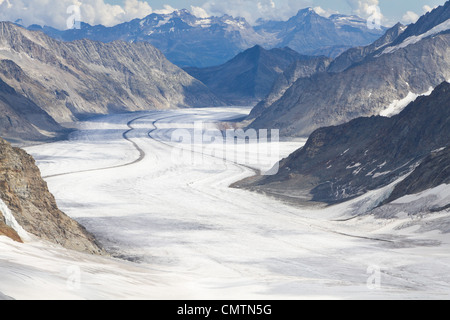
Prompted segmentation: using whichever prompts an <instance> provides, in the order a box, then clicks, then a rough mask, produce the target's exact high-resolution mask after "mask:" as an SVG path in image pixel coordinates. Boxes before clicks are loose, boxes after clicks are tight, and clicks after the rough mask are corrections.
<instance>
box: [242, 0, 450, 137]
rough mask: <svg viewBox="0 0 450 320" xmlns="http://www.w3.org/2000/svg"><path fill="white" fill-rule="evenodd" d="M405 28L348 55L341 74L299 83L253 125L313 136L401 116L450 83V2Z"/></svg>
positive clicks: (337, 65) (340, 62)
mask: <svg viewBox="0 0 450 320" xmlns="http://www.w3.org/2000/svg"><path fill="white" fill-rule="evenodd" d="M442 21H444V22H442ZM402 29H403V28H402V27H401V26H400V25H398V26H396V27H394V28H393V29H391V30H389V31H388V34H390V35H388V36H386V37H383V38H382V39H381V40H380V42H381V45H382V46H381V47H376V46H373V45H372V46H369V47H368V48H363V49H358V50H356V51H355V49H352V50H351V51H350V52H347V53H344V56H343V58H338V59H337V60H336V62H334V63H333V64H332V65H331V67H330V70H335V71H339V70H343V71H342V72H328V73H318V74H315V75H313V76H311V77H309V78H300V79H298V80H297V81H296V82H295V83H294V84H293V85H292V86H291V87H290V88H289V89H288V90H287V91H286V93H285V94H284V95H283V97H281V98H280V99H279V100H277V101H275V102H274V103H273V104H272V105H271V106H269V107H268V108H266V109H265V111H264V112H263V113H262V114H261V115H260V116H259V117H257V118H256V119H255V120H254V122H253V123H252V124H251V125H250V127H252V128H255V129H258V128H279V129H280V130H281V134H282V135H284V136H308V135H309V134H311V132H313V131H314V130H315V129H318V128H320V127H324V126H329V125H338V124H341V123H344V122H347V121H349V120H351V119H354V118H356V117H360V116H371V115H378V114H384V115H388V114H395V113H398V112H399V111H400V110H401V108H402V107H404V106H405V105H406V104H407V103H408V102H410V101H411V100H413V99H414V98H415V97H417V96H418V95H422V94H425V93H429V92H430V90H432V89H433V88H435V87H436V86H437V85H439V84H440V83H442V82H443V81H445V80H448V79H450V32H449V29H450V2H447V3H446V4H445V6H443V7H439V8H437V9H435V10H433V11H432V12H431V13H428V14H427V15H425V16H424V17H422V18H421V19H419V21H418V22H417V23H416V24H413V25H410V26H409V27H408V28H407V29H406V30H402ZM417 30H421V31H423V32H424V33H423V34H418V31H417ZM397 34H398V37H397V38H396V39H394V40H392V39H391V38H392V36H395V35H397ZM407 35H411V36H407ZM375 49H376V50H375ZM354 52H356V55H353V53H354ZM352 55H353V57H352ZM352 61H354V63H353V64H351V65H349V62H350V63H352Z"/></svg>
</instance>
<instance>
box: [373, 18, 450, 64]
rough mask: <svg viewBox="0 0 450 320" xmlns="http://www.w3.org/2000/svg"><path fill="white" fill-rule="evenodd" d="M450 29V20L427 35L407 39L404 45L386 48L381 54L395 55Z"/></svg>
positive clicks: (426, 33)
mask: <svg viewBox="0 0 450 320" xmlns="http://www.w3.org/2000/svg"><path fill="white" fill-rule="evenodd" d="M449 29H450V19H449V20H447V21H445V22H443V23H441V24H439V25H437V26H436V27H434V28H433V29H431V30H429V31H428V32H425V33H423V34H421V35H418V36H411V37H409V38H407V39H405V40H404V41H403V42H402V43H400V44H399V45H396V46H394V47H389V48H386V49H385V50H384V51H383V52H382V53H381V55H383V54H388V53H393V52H395V51H397V50H399V49H403V48H406V47H407V46H409V45H412V44H415V43H417V42H419V41H420V40H422V39H425V38H427V37H431V36H434V35H436V34H438V33H441V32H443V31H447V30H449ZM381 55H380V56H381Z"/></svg>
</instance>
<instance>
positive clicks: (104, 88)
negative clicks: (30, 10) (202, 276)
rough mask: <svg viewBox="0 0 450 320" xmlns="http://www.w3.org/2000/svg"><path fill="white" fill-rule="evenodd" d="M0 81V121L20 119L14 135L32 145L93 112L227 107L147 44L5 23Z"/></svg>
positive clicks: (8, 123)
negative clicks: (62, 36)
mask: <svg viewBox="0 0 450 320" xmlns="http://www.w3.org/2000/svg"><path fill="white" fill-rule="evenodd" d="M0 80H2V82H1V84H2V86H1V88H2V90H1V91H0V94H1V97H2V98H1V100H0V101H2V104H1V105H2V108H3V109H4V110H6V109H8V110H9V111H8V114H7V113H3V114H2V115H1V116H0V119H1V120H0V121H1V122H2V123H5V124H6V127H7V126H14V123H16V124H19V122H20V121H21V122H20V123H22V124H23V126H22V125H19V126H18V127H17V126H14V131H11V132H10V133H11V136H12V135H13V134H15V133H16V132H17V133H19V132H23V133H31V134H30V135H29V136H28V138H29V140H33V139H34V140H39V139H41V138H42V137H41V136H42V135H45V136H48V137H53V136H55V135H57V134H58V133H59V131H60V129H61V128H60V127H59V126H58V125H57V124H55V122H57V123H65V122H71V121H75V120H77V119H81V118H83V117H86V116H90V115H95V114H106V113H111V112H126V111H139V110H154V109H168V108H177V107H182V108H183V107H206V106H208V107H211V106H221V105H223V102H222V101H220V99H218V98H217V97H216V96H215V95H214V94H213V93H212V92H211V91H210V90H209V89H208V88H207V87H206V86H205V85H204V84H203V83H201V82H200V81H198V80H196V79H194V78H192V77H191V76H189V75H188V74H187V73H186V72H184V71H183V70H182V69H180V68H178V67H177V66H175V65H173V64H172V63H170V62H169V61H168V60H167V59H166V58H165V57H164V55H163V54H162V53H161V52H160V51H159V50H157V49H156V48H155V47H153V46H152V45H151V44H149V43H145V42H140V43H135V44H130V43H126V42H123V41H114V42H110V43H101V42H97V41H91V40H80V41H73V42H61V41H57V40H54V39H53V38H51V37H48V36H47V35H45V34H44V33H42V32H37V31H29V30H26V29H24V28H22V27H19V26H17V25H15V24H12V23H8V22H0ZM5 84H6V85H5ZM11 88H12V89H13V90H11ZM18 99H19V100H20V101H22V103H20V104H19V103H15V101H17V100H18ZM5 105H8V106H5ZM36 107H38V108H36ZM39 109H41V110H39ZM24 110H26V114H27V115H26V116H24V117H22V119H21V120H20V121H19V120H17V119H16V118H15V115H14V114H22V115H23V114H24V112H25V111H24ZM9 114H10V115H9ZM8 117H9V118H8ZM27 121H28V122H30V121H31V124H32V126H34V127H35V129H36V130H34V132H32V131H33V130H32V128H30V126H29V125H28V124H26V123H25V122H27ZM41 124H45V125H41ZM6 127H5V128H6ZM43 130H45V131H47V132H44V131H43ZM35 131H39V133H36V132H35Z"/></svg>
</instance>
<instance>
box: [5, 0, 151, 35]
mask: <svg viewBox="0 0 450 320" xmlns="http://www.w3.org/2000/svg"><path fill="white" fill-rule="evenodd" d="M72 5H80V11H81V20H82V21H83V22H87V23H89V24H93V25H96V24H103V25H106V26H112V25H115V24H119V23H122V22H125V21H129V20H132V19H134V18H143V17H145V16H147V15H149V14H151V13H152V12H153V10H152V8H151V7H150V5H149V4H148V3H147V2H145V1H143V0H125V3H124V5H123V6H119V5H111V4H107V3H105V2H104V0H79V1H78V0H13V1H11V0H0V20H2V21H16V20H17V19H22V21H23V23H24V24H25V25H30V24H39V25H49V26H53V27H56V28H59V29H65V28H66V27H67V19H68V18H69V16H70V15H69V14H68V13H67V9H68V8H69V7H70V6H72Z"/></svg>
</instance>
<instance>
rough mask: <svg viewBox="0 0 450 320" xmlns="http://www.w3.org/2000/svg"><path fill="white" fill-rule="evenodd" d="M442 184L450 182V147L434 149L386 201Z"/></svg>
mask: <svg viewBox="0 0 450 320" xmlns="http://www.w3.org/2000/svg"><path fill="white" fill-rule="evenodd" d="M449 146H450V142H449ZM442 184H450V148H449V147H443V148H440V149H437V150H433V151H432V152H431V154H430V155H429V156H428V157H427V158H425V160H423V162H422V163H421V164H420V165H419V166H418V167H417V168H416V169H415V170H414V171H413V172H412V173H411V174H410V175H409V176H408V177H407V178H406V179H405V180H403V181H402V182H400V183H399V184H398V185H397V186H396V187H395V189H394V191H393V192H392V194H391V195H390V197H389V198H388V199H387V200H386V201H385V202H386V203H389V202H392V201H395V200H397V199H399V198H401V197H403V196H406V195H411V194H417V193H419V192H422V191H425V190H428V189H432V188H435V187H437V186H440V185H442ZM449 205H450V203H449Z"/></svg>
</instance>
